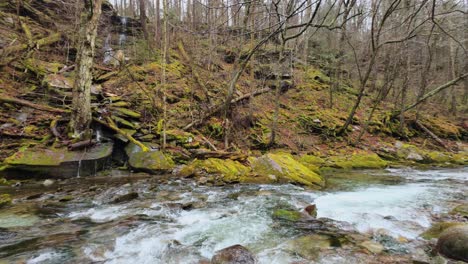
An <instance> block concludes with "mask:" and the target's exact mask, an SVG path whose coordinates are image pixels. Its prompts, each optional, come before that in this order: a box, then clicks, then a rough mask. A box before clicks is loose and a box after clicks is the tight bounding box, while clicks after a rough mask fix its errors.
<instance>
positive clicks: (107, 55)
mask: <svg viewBox="0 0 468 264" xmlns="http://www.w3.org/2000/svg"><path fill="white" fill-rule="evenodd" d="M111 38H112V37H111V34H110V33H109V34H107V37H106V40H105V42H104V60H103V63H104V64H106V65H107V64H109V63H110V62H111V60H112V58H113V57H114V50H113V49H112V47H111V45H110V43H111Z"/></svg>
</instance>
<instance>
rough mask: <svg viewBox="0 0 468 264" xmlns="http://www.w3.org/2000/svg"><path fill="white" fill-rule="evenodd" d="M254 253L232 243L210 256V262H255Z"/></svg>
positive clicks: (218, 263) (212, 263) (225, 263)
mask: <svg viewBox="0 0 468 264" xmlns="http://www.w3.org/2000/svg"><path fill="white" fill-rule="evenodd" d="M255 263H256V260H255V257H254V255H253V254H252V253H251V252H250V251H249V250H248V249H247V248H245V247H243V246H241V245H234V246H230V247H227V248H224V249H221V250H219V251H216V253H215V255H214V256H213V257H212V258H211V264H255Z"/></svg>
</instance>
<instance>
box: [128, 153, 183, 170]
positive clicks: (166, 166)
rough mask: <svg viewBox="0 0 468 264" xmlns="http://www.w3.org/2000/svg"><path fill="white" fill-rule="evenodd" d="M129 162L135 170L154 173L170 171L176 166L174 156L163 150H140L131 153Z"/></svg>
mask: <svg viewBox="0 0 468 264" xmlns="http://www.w3.org/2000/svg"><path fill="white" fill-rule="evenodd" d="M128 164H129V165H130V167H132V168H133V169H135V170H138V171H144V172H148V173H152V174H162V173H166V172H170V171H171V170H172V169H173V168H174V166H175V163H174V161H173V160H172V158H171V157H170V156H169V155H167V154H165V153H163V152H162V151H147V152H143V151H139V152H133V153H130V155H129V159H128Z"/></svg>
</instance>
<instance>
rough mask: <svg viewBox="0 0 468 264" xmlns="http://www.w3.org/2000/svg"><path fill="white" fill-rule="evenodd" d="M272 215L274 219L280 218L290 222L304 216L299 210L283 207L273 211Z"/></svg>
mask: <svg viewBox="0 0 468 264" xmlns="http://www.w3.org/2000/svg"><path fill="white" fill-rule="evenodd" d="M272 216H273V218H275V219H281V220H286V221H291V222H296V221H299V220H301V219H302V218H303V217H304V216H303V215H302V214H301V213H300V212H296V211H291V210H285V209H278V210H276V211H274V212H273V215H272Z"/></svg>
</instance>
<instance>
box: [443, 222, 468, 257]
mask: <svg viewBox="0 0 468 264" xmlns="http://www.w3.org/2000/svg"><path fill="white" fill-rule="evenodd" d="M437 250H438V251H439V253H441V254H442V255H444V256H446V257H449V258H452V259H456V260H462V261H465V262H468V224H465V225H463V226H454V227H451V228H448V229H447V230H445V231H444V232H442V234H441V235H440V237H439V240H438V241H437Z"/></svg>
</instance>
